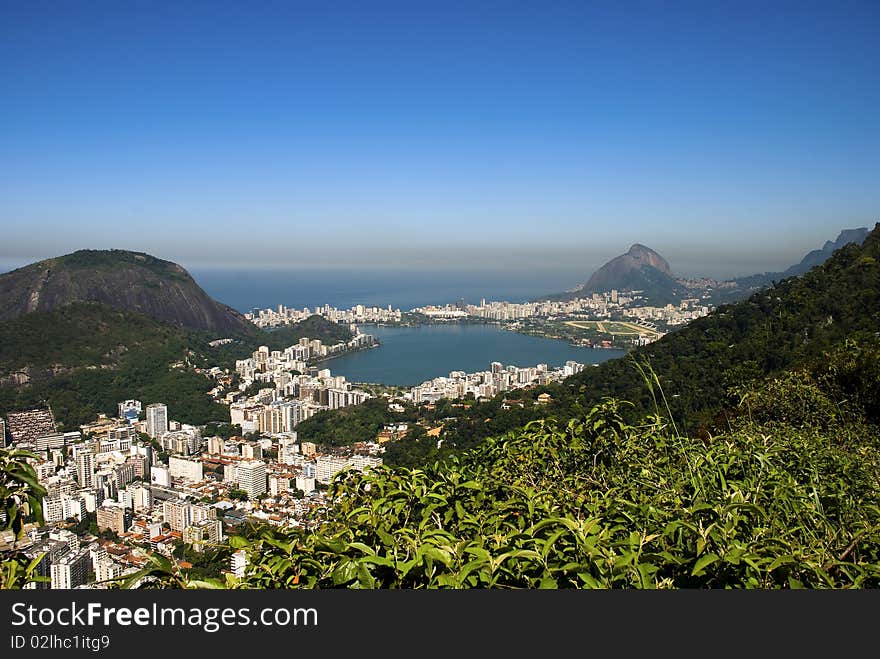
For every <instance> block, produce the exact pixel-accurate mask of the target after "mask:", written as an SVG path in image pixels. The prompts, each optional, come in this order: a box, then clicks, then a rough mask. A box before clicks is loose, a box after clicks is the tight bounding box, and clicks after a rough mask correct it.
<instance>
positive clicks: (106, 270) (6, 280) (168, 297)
mask: <svg viewBox="0 0 880 659" xmlns="http://www.w3.org/2000/svg"><path fill="white" fill-rule="evenodd" d="M74 302H99V303H101V304H105V305H107V306H108V307H112V308H114V309H118V310H120V311H133V312H136V313H141V314H144V315H145V316H149V317H150V318H153V319H154V320H158V321H162V322H166V323H170V324H172V325H177V326H180V327H184V328H187V329H192V330H205V331H210V332H217V333H220V334H226V333H235V334H253V333H254V326H253V324H251V323H249V322H248V321H247V320H246V319H245V318H244V316H242V315H241V314H240V313H238V312H237V311H235V310H234V309H232V308H230V307H228V306H226V305H225V304H221V303H219V302H217V301H216V300H214V299H212V298H211V297H210V296H209V295H208V294H207V293H205V291H203V290H202V288H201V287H200V286H199V285H198V284H196V282H195V280H193V278H192V277H191V276H190V274H189V273H188V272H187V271H186V270H185V269H184V268H183V267H181V266H179V265H177V264H176V263H172V262H170V261H163V260H162V259H158V258H156V257H154V256H150V255H149V254H143V253H140V252H129V251H125V250H118V249H114V250H81V251H78V252H73V253H72V254H67V255H65V256H59V257H56V258H51V259H46V260H45V261H40V262H38V263H32V264H31V265H28V266H25V267H23V268H19V269H18V270H13V271H12V272H8V273H6V274H3V275H0V320H10V319H12V318H17V317H19V316H22V315H24V314H27V313H31V312H34V311H54V310H55V309H59V308H61V307H65V306H67V305H70V304H72V303H74Z"/></svg>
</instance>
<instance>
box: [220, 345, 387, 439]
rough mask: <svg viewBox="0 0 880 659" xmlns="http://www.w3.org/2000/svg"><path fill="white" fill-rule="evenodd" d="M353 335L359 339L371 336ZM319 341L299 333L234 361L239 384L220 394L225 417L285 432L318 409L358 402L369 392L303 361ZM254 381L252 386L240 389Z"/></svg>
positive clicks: (249, 428) (253, 428)
mask: <svg viewBox="0 0 880 659" xmlns="http://www.w3.org/2000/svg"><path fill="white" fill-rule="evenodd" d="M357 337H360V338H361V339H362V341H363V345H368V344H369V339H370V338H371V337H369V336H368V335H363V334H359V335H357ZM364 337H366V338H364ZM320 343H321V342H320V341H309V340H308V339H302V340H301V341H300V342H299V343H298V344H297V345H293V346H290V347H288V348H285V349H284V350H273V351H270V350H269V349H268V348H267V347H266V346H261V347H260V348H258V349H257V350H256V351H255V352H254V353H253V354H252V355H251V356H250V357H249V358H247V359H240V360H238V361H236V363H235V370H236V372H237V373H238V375H239V376H240V380H241V382H240V385H239V387H240V389H239V391H237V392H231V393H229V394H226V395H225V396H224V397H223V402H225V403H227V404H229V415H230V422H231V423H234V424H238V425H240V426H241V428H242V431H243V432H245V433H249V432H260V433H269V434H272V433H283V432H291V431H293V429H294V428H295V427H296V426H297V424H299V423H300V422H302V421H305V420H306V419H308V418H310V417H312V416H314V415H315V414H317V413H318V412H320V411H322V410H336V409H339V408H342V407H348V406H349V405H358V404H360V403H363V402H364V401H365V400H367V399H368V398H370V394H369V393H367V392H365V391H361V390H359V389H355V388H353V387H352V384H351V383H350V382H347V381H346V379H345V376H342V375H336V376H334V375H332V374H331V372H330V369H326V368H325V369H318V368H316V367H314V366H308V365H307V363H306V360H307V359H309V354H311V352H312V351H313V350H315V349H320V348H321V347H322V346H321V345H320ZM254 384H256V385H257V388H258V391H257V392H256V393H255V394H253V395H250V396H246V395H244V394H243V392H244V391H247V390H252V389H253V385H254ZM261 385H264V386H261Z"/></svg>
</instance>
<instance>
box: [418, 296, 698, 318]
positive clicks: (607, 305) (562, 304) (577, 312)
mask: <svg viewBox="0 0 880 659" xmlns="http://www.w3.org/2000/svg"><path fill="white" fill-rule="evenodd" d="M638 302H639V300H638V299H637V298H635V297H629V296H625V295H622V294H621V293H620V292H619V291H617V290H611V291H609V292H606V293H593V294H592V296H590V297H585V298H575V299H573V300H565V301H561V300H543V301H540V302H524V303H515V302H498V301H493V302H486V300H485V299H483V300H481V301H480V304H479V305H473V304H464V303H463V302H459V303H457V304H447V305H443V306H435V305H429V306H424V307H417V308H415V309H413V310H412V311H413V312H414V313H419V314H422V315H423V316H427V317H429V318H433V319H438V320H463V319H467V318H481V319H485V320H491V321H497V322H505V321H518V320H523V319H525V318H546V319H548V320H555V319H559V318H571V317H577V318H583V319H589V320H597V319H598V320H602V319H610V318H611V317H612V316H614V317H619V318H621V319H627V318H632V319H637V320H638V319H641V320H661V321H663V322H666V323H667V324H669V325H681V324H684V323H687V322H689V321H691V320H693V319H695V318H699V317H701V316H705V315H707V314H708V313H709V311H710V307H709V306H707V305H705V304H702V303H701V300H699V299H697V298H694V299H687V300H682V301H681V303H680V304H679V305H671V304H670V305H666V306H665V307H650V306H642V305H639V304H638Z"/></svg>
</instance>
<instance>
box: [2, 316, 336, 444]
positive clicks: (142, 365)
mask: <svg viewBox="0 0 880 659" xmlns="http://www.w3.org/2000/svg"><path fill="white" fill-rule="evenodd" d="M350 336H351V333H350V332H349V330H348V328H347V327H346V326H340V325H336V324H334V323H330V322H328V321H326V320H324V319H323V318H321V317H320V316H318V317H313V318H310V319H307V320H306V321H304V322H302V323H299V324H297V325H294V326H291V327H289V328H284V329H281V330H278V331H273V332H264V331H261V330H259V329H258V328H256V327H254V328H253V329H252V330H249V332H248V333H247V334H239V335H232V336H231V337H230V338H233V339H234V341H233V342H232V343H230V344H226V345H223V346H218V347H211V346H210V345H209V341H211V340H212V339H215V338H217V337H216V336H215V335H214V334H210V333H208V332H203V331H196V330H188V329H185V328H182V327H179V326H176V325H171V324H168V323H164V322H159V321H157V320H153V319H152V318H149V317H147V316H144V315H142V314H138V313H132V312H128V311H121V310H118V309H114V308H112V307H108V306H106V305H103V304H99V303H95V302H77V303H73V304H70V305H67V306H64V307H60V308H58V309H55V310H53V311H49V312H33V313H29V314H25V315H23V316H21V317H19V318H15V319H12V320H8V321H5V322H3V323H0V416H3V415H5V414H6V413H7V412H10V411H15V410H20V409H27V408H29V407H32V406H35V405H38V404H40V403H41V402H42V401H48V402H49V404H50V405H51V406H52V410H53V412H54V413H55V416H56V418H57V419H58V421H59V422H60V424H61V426H62V427H63V428H65V429H75V428H76V427H77V426H79V425H81V424H83V423H86V422H89V421H92V420H94V417H95V413H97V412H103V413H105V414H108V415H114V414H116V411H117V407H116V406H117V403H118V402H119V401H121V400H127V399H129V398H135V399H138V400H142V401H145V402H153V401H163V402H166V403H168V405H169V409H170V412H171V414H172V415H173V418H175V419H176V420H178V421H181V422H183V423H191V424H198V425H201V424H204V423H206V422H208V421H228V420H229V412H228V409H227V407H226V406H225V405H218V404H216V403H214V402H213V401H212V400H211V398H210V397H209V396H208V395H207V393H206V392H207V391H208V390H209V389H211V388H212V387H213V386H214V383H213V381H212V380H209V379H208V378H206V377H205V376H204V375H201V374H199V373H197V372H195V370H194V369H195V368H196V367H212V366H220V367H221V368H232V367H234V364H235V360H236V359H242V358H244V357H246V356H248V355H249V354H250V353H251V352H253V351H254V350H256V349H257V347H258V346H260V345H268V346H270V348H271V349H273V350H278V349H282V348H285V347H287V346H289V345H291V344H293V343H296V342H297V341H298V340H299V339H300V338H302V337H308V338H312V339H321V340H322V341H325V342H328V343H336V342H338V341H345V340H347V339H348V338H350ZM173 364H178V366H176V367H172V365H173ZM16 376H17V379H16ZM22 376H24V378H23V377H22ZM22 379H26V381H25V382H24V383H21V380H22Z"/></svg>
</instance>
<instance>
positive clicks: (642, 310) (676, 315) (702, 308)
mask: <svg viewBox="0 0 880 659" xmlns="http://www.w3.org/2000/svg"><path fill="white" fill-rule="evenodd" d="M709 311H710V308H709V307H708V306H706V305H705V304H702V301H701V300H699V299H698V298H689V299H686V300H682V301H681V302H680V303H679V304H678V305H673V304H667V305H666V306H665V307H648V306H645V307H631V308H628V309H625V310H624V311H623V312H622V313H621V315H622V316H623V317H624V318H632V319H634V320H637V321H660V322H663V323H666V324H667V325H684V324H685V323H689V322H691V321H692V320H696V319H697V318H702V317H703V316H706V315H708V314H709Z"/></svg>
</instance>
